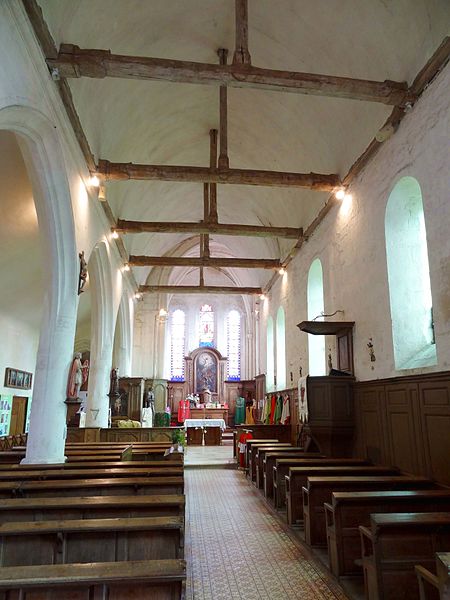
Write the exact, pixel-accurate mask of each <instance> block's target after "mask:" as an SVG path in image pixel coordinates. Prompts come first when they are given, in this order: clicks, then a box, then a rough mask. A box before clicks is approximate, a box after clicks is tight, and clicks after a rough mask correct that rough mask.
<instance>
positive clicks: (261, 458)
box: [256, 446, 324, 490]
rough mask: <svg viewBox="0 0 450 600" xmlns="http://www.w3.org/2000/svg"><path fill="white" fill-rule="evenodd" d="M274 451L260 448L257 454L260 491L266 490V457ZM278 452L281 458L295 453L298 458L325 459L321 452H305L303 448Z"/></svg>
mask: <svg viewBox="0 0 450 600" xmlns="http://www.w3.org/2000/svg"><path fill="white" fill-rule="evenodd" d="M272 452H273V451H272V450H270V449H268V448H265V447H262V448H259V449H258V451H257V453H256V487H257V488H258V489H259V490H262V489H264V479H265V465H266V462H265V461H266V456H267V454H269V453H272ZM276 452H277V453H278V455H279V456H280V457H281V456H282V455H283V454H292V453H293V452H296V453H297V456H298V457H302V456H304V457H305V458H306V457H310V458H323V456H324V455H323V454H320V453H319V452H305V451H304V449H303V448H298V447H296V446H291V447H289V446H286V447H283V448H278V449H277V450H276Z"/></svg>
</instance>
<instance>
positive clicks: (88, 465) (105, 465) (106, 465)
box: [0, 454, 183, 477]
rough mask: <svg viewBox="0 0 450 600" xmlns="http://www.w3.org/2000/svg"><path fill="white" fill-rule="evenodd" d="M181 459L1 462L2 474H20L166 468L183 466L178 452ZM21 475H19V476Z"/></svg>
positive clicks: (180, 456) (181, 456)
mask: <svg viewBox="0 0 450 600" xmlns="http://www.w3.org/2000/svg"><path fill="white" fill-rule="evenodd" d="M177 457H179V458H180V460H179V461H172V460H171V461H162V460H154V461H149V460H118V461H115V462H114V461H111V462H109V461H105V462H103V461H102V462H95V461H80V462H70V463H67V462H65V463H54V464H51V465H50V464H46V463H41V464H34V465H28V464H26V465H17V464H0V474H1V473H2V472H3V471H14V472H15V473H18V474H20V473H21V471H40V470H43V471H50V470H52V471H58V470H61V469H129V468H132V469H134V468H136V469H137V468H149V469H154V468H156V469H165V468H166V467H168V466H170V467H174V466H182V464H183V455H182V454H177ZM19 476H20V475H17V477H19Z"/></svg>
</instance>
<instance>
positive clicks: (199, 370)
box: [194, 350, 218, 394]
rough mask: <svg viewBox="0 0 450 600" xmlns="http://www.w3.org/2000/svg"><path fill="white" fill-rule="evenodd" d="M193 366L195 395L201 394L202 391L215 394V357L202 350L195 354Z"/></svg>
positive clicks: (211, 353)
mask: <svg viewBox="0 0 450 600" xmlns="http://www.w3.org/2000/svg"><path fill="white" fill-rule="evenodd" d="M194 365H195V388H194V389H195V393H196V394H201V393H202V392H203V391H204V390H209V391H210V392H217V371H218V369H217V356H215V354H214V353H213V352H209V351H207V350H204V351H202V352H200V353H199V354H197V356H196V358H195V361H194Z"/></svg>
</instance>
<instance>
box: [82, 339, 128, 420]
mask: <svg viewBox="0 0 450 600" xmlns="http://www.w3.org/2000/svg"><path fill="white" fill-rule="evenodd" d="M91 352H92V351H91ZM111 365H112V345H109V347H107V346H103V348H102V347H98V348H96V349H95V350H94V352H92V353H91V368H90V370H89V390H88V401H87V407H86V427H103V428H106V427H108V409H109V396H108V392H109V386H110V380H111V368H112V367H111ZM119 375H120V373H119Z"/></svg>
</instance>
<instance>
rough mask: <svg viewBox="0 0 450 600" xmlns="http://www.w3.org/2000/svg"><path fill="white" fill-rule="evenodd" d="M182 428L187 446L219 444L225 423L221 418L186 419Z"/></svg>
mask: <svg viewBox="0 0 450 600" xmlns="http://www.w3.org/2000/svg"><path fill="white" fill-rule="evenodd" d="M184 428H185V429H186V433H187V444H188V446H203V445H205V446H220V445H221V444H222V431H225V429H226V424H225V421H224V420H223V419H186V420H185V421H184Z"/></svg>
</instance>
